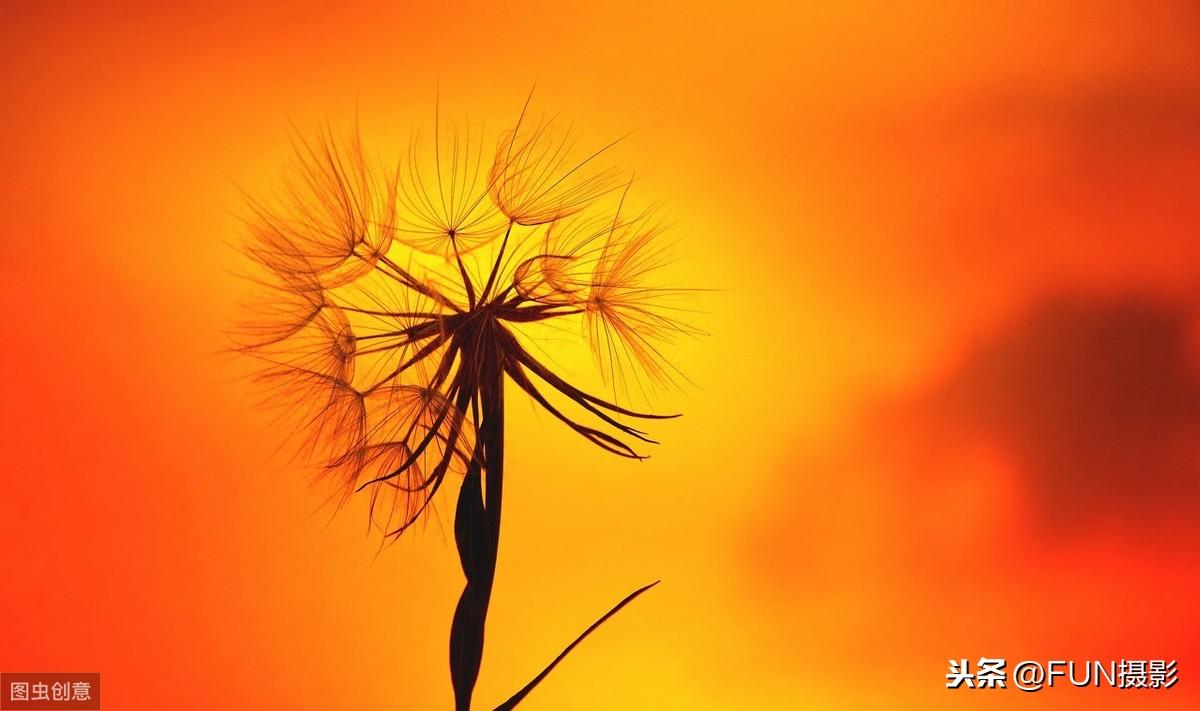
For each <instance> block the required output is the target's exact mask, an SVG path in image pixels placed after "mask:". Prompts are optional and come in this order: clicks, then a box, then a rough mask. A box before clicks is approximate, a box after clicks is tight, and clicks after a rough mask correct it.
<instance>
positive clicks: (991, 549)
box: [0, 0, 1200, 710]
mask: <svg viewBox="0 0 1200 711" xmlns="http://www.w3.org/2000/svg"><path fill="white" fill-rule="evenodd" d="M0 35H2V41H0V62H2V64H3V67H4V73H3V78H2V79H0V82H2V86H3V101H0V127H2V130H0V145H2V146H3V149H4V162H5V164H6V165H7V166H8V168H7V172H6V174H7V178H5V179H4V181H3V189H2V190H0V277H2V278H0V294H2V295H3V308H2V309H0V332H2V333H3V334H4V347H3V348H0V367H3V371H4V372H7V373H8V374H9V375H8V378H9V383H8V385H7V386H5V387H4V391H3V395H2V396H0V444H2V446H0V453H2V456H3V476H2V478H0V571H2V573H0V578H2V580H3V582H2V583H0V668H2V669H4V670H6V671H37V670H44V671H99V672H101V673H102V674H103V679H104V682H103V683H104V697H105V708H111V709H114V710H116V709H125V710H142V709H146V710H151V709H153V710H159V709H312V710H318V709H319V710H327V709H356V710H369V709H439V708H447V707H449V706H450V699H451V691H450V684H449V680H448V673H447V662H446V658H447V653H446V636H447V632H448V627H449V621H450V618H451V615H452V612H453V606H454V604H455V601H456V599H457V595H458V592H459V589H460V585H461V578H460V572H459V570H458V564H457V560H456V556H455V552H454V546H453V538H452V531H451V529H450V527H449V515H450V514H451V513H452V499H450V498H444V499H443V500H442V502H441V505H440V508H439V512H438V517H436V518H435V519H433V520H431V522H430V523H429V525H427V526H426V527H425V528H424V529H423V530H420V531H414V532H413V533H412V535H408V534H406V536H405V538H404V539H403V540H401V541H400V542H399V543H398V544H396V545H394V546H391V547H389V548H386V549H384V550H383V551H380V549H379V542H378V538H377V536H376V537H372V536H370V535H368V532H367V526H366V515H365V512H364V510H363V507H362V506H361V504H356V505H351V506H350V507H349V508H347V509H345V510H343V511H342V512H340V513H337V514H336V515H335V514H334V513H333V512H331V511H330V510H329V509H328V508H326V507H323V506H322V502H323V497H322V495H321V494H320V492H316V491H313V490H311V489H309V488H307V487H306V486H305V474H304V472H303V471H302V470H301V469H300V468H298V466H297V465H296V464H295V463H294V462H291V461H289V460H287V459H286V458H282V457H280V456H278V455H276V454H275V450H276V446H277V445H278V437H277V433H275V432H273V431H272V430H271V429H270V416H269V414H268V413H265V412H263V411H262V410H261V409H259V408H257V407H255V402H256V398H255V396H254V394H253V393H252V392H251V391H250V390H249V389H248V387H247V385H246V383H245V381H244V379H243V378H242V377H241V376H242V375H243V374H244V368H242V366H241V365H240V364H239V363H238V361H237V359H236V358H231V357H229V356H228V355H227V354H226V353H225V352H224V350H223V349H224V348H225V346H227V345H228V343H227V339H226V338H225V336H224V332H225V331H226V330H227V329H228V328H229V326H230V324H231V323H232V322H233V321H234V320H235V319H236V318H237V314H238V303H239V301H240V300H242V299H243V298H244V297H245V296H246V294H247V293H248V292H249V291H250V290H251V289H252V288H253V287H252V285H250V284H248V283H247V282H245V281H244V280H242V279H240V278H239V277H238V275H237V274H238V272H239V270H240V268H241V266H242V262H241V261H240V258H239V256H238V254H237V251H236V249H234V247H233V245H235V244H236V243H237V242H238V240H239V230H240V222H239V219H240V217H241V216H243V215H244V214H245V213H244V203H243V200H242V197H241V193H240V191H241V190H246V191H249V192H252V193H262V192H264V191H269V190H270V187H271V185H273V184H274V181H275V180H276V178H277V176H278V172H279V169H280V167H281V166H282V165H283V164H284V162H285V160H286V157H287V155H288V152H289V150H290V148H289V142H288V134H289V131H290V130H291V127H292V126H295V127H296V129H297V130H299V131H301V132H304V131H308V130H309V129H315V128H316V127H318V126H319V125H321V124H322V123H323V122H325V121H328V122H329V123H330V124H331V125H333V126H339V127H346V126H352V125H353V124H354V122H355V120H356V117H357V121H358V122H359V124H360V125H361V127H362V131H363V135H364V139H365V141H366V142H367V143H368V145H371V146H373V147H375V148H376V149H378V150H380V151H384V152H386V151H389V150H393V149H398V148H399V147H400V146H402V145H403V144H405V143H406V141H407V139H408V135H409V130H410V127H412V126H421V125H428V124H429V122H430V121H431V120H432V107H433V104H434V101H435V97H439V96H440V101H441V103H442V105H443V106H448V107H452V108H453V109H454V110H455V111H461V112H469V113H470V114H471V116H472V117H478V118H480V119H485V120H486V121H487V122H488V123H489V125H494V126H497V127H498V126H500V125H503V124H504V123H505V122H507V121H509V120H511V117H512V116H513V115H514V114H515V112H516V111H517V110H518V109H519V107H520V104H521V102H522V101H523V100H524V98H525V95H526V94H527V92H528V91H529V89H530V87H531V86H533V85H534V84H535V83H536V87H537V88H536V91H535V94H534V102H535V106H537V107H538V108H539V110H544V111H547V112H551V113H558V114H560V115H561V116H562V117H563V118H564V119H567V120H571V121H573V122H574V124H575V126H576V128H577V129H578V130H579V131H580V133H581V134H582V135H583V136H585V137H586V138H589V139H594V140H597V141H599V140H604V139H608V138H610V137H613V136H617V135H622V134H624V133H625V132H627V131H629V130H631V129H632V130H633V134H632V135H631V136H630V137H629V139H627V140H626V141H625V142H624V143H623V144H622V146H621V149H620V160H621V161H622V162H623V163H624V164H627V165H628V166H629V167H630V169H632V170H636V171H637V172H638V174H639V175H640V176H641V178H640V179H639V182H638V185H637V190H638V191H640V192H641V194H642V195H643V196H645V197H647V198H649V199H656V200H659V201H661V202H662V203H663V204H664V205H665V207H666V209H667V211H668V212H669V214H670V215H671V216H672V218H673V219H674V221H675V223H676V224H677V225H678V230H679V233H678V234H679V236H680V237H681V240H680V243H679V244H680V261H679V262H678V263H677V264H676V266H675V272H676V274H677V275H678V276H680V277H681V278H682V279H684V280H685V281H687V282H688V283H690V284H691V285H694V286H700V287H705V288H711V289H713V291H711V292H706V293H705V294H703V295H702V296H701V297H700V298H699V305H700V308H701V309H702V310H703V313H702V314H700V315H698V316H697V319H696V320H697V321H698V324H697V325H699V326H700V327H702V328H703V329H704V330H705V331H707V332H708V333H709V334H710V335H708V336H707V337H704V338H700V339H696V340H688V341H685V342H683V343H681V344H680V347H679V348H678V351H677V352H676V353H675V354H674V358H675V362H676V363H677V364H678V366H679V367H680V368H681V369H683V370H684V371H685V372H686V373H687V374H688V377H689V378H690V379H691V381H692V382H693V384H685V385H684V386H683V387H682V388H680V389H678V390H673V391H667V392H664V393H662V394H660V396H659V398H658V401H657V405H658V406H659V407H660V408H661V409H664V410H679V411H682V412H684V413H685V417H684V418H682V419H681V420H678V421H672V422H669V423H663V424H662V425H661V426H657V427H655V429H654V434H655V435H656V436H657V438H658V439H660V440H661V441H662V442H663V444H662V445H661V446H659V447H657V448H655V449H654V451H653V452H652V453H651V454H652V458H651V459H649V460H647V461H645V462H641V463H634V462H628V461H626V460H620V459H615V458H612V457H609V456H606V455H604V454H603V453H601V452H599V451H597V450H595V449H593V448H591V447H590V446H588V445H587V444H586V443H585V442H583V441H582V440H580V439H579V438H578V437H577V436H575V435H573V434H572V433H570V432H568V431H566V430H565V429H564V428H562V427H560V426H558V423H556V422H554V421H552V420H551V419H550V418H548V417H547V416H545V415H544V414H539V413H538V412H536V411H535V409H534V408H532V407H527V406H526V405H525V403H524V402H522V401H521V400H520V399H519V398H516V397H514V398H513V399H512V403H511V404H510V407H509V415H510V422H511V424H510V438H509V444H508V455H509V460H508V472H509V474H508V477H507V479H508V482H507V486H506V488H507V489H508V491H507V492H506V502H505V522H504V529H503V537H502V540H501V549H500V563H499V572H498V577H497V582H496V586H497V587H496V592H495V597H494V599H493V607H492V613H491V616H490V619H489V628H488V639H487V650H486V655H485V659H484V667H483V675H482V677H481V680H480V684H479V687H478V689H477V694H476V697H477V699H478V700H479V701H480V705H481V706H483V705H486V704H487V703H488V702H493V703H498V702H499V701H500V700H502V699H503V698H506V697H507V696H508V694H510V693H511V692H513V691H515V690H516V688H518V687H519V686H521V685H522V684H523V683H524V682H525V681H526V680H527V679H528V678H529V677H531V676H532V675H533V674H534V673H535V672H536V671H537V670H539V669H540V668H541V667H542V666H543V665H544V664H545V663H546V662H547V661H548V660H549V659H550V658H551V657H552V656H553V655H554V654H555V653H556V652H557V651H558V650H559V649H560V648H561V646H562V645H563V644H565V643H566V642H567V641H568V640H569V639H570V638H571V637H572V636H573V635H574V634H575V633H576V632H578V631H579V630H581V629H582V628H583V627H584V626H585V625H586V624H588V623H589V622H590V621H591V620H592V619H594V618H595V617H596V616H597V615H598V614H599V613H600V612H601V611H603V610H605V609H607V607H608V606H609V605H611V604H612V603H613V602H615V601H616V600H617V599H619V598H620V597H621V596H623V595H624V594H625V593H626V592H628V591H629V590H631V589H633V588H634V587H637V586H639V585H641V584H643V583H646V582H649V581H651V580H655V579H659V578H661V579H662V580H663V581H664V582H663V583H662V584H661V585H660V586H659V587H658V588H656V589H655V590H653V591H652V592H650V593H648V594H647V595H646V596H644V597H643V598H641V599H639V600H638V601H637V602H636V603H635V604H634V605H632V606H630V607H629V608H627V609H626V610H624V611H623V612H622V613H620V614H619V615H618V616H617V617H615V618H614V619H613V620H611V621H610V622H609V623H608V624H607V625H606V626H605V627H604V628H602V629H601V630H600V631H599V632H598V633H597V634H596V635H594V636H593V637H592V638H590V639H589V640H588V641H587V642H586V643H585V644H584V645H582V646H581V647H580V648H579V649H578V650H576V651H575V652H574V653H573V654H572V656H571V657H569V658H568V660H567V661H566V662H565V663H564V664H563V665H562V666H561V667H560V668H559V669H558V670H556V671H555V672H554V674H552V675H551V676H550V677H549V679H548V680H547V681H546V682H545V683H544V684H543V685H542V686H541V687H539V688H538V690H537V691H536V692H534V694H533V695H532V696H530V698H529V699H528V701H527V702H526V703H525V704H524V705H523V707H527V708H529V709H531V710H532V709H580V710H582V709H643V708H645V709H807V708H813V709H831V708H870V709H878V708H887V709H891V708H912V709H932V708H976V707H978V708H1002V707H1006V706H1009V705H1012V706H1021V707H1038V708H1047V709H1071V708H1088V709H1109V708H1146V709H1150V708H1154V709H1160V708H1161V709H1193V708H1197V707H1200V692H1198V691H1197V689H1200V680H1198V679H1197V678H1195V675H1196V674H1200V671H1197V669H1198V667H1197V666H1196V663H1197V662H1200V635H1197V634H1196V630H1197V629H1200V611H1198V609H1197V605H1196V602H1195V601H1196V600H1197V599H1200V552H1197V549H1196V543H1197V534H1198V532H1200V524H1198V523H1197V517H1196V512H1197V508H1198V506H1200V484H1198V483H1197V479H1196V477H1197V473H1198V472H1200V467H1198V465H1200V438H1198V437H1197V434H1200V358H1198V348H1200V288H1197V287H1198V284H1200V282H1198V280H1197V278H1198V277H1200V239H1198V238H1197V237H1198V231H1197V227H1198V226H1200V200H1198V199H1197V198H1198V197H1200V194H1198V190H1200V170H1198V169H1200V8H1198V7H1197V5H1196V4H1195V3H1193V2H1188V1H1184V0H1176V1H1174V2H1171V1H1167V2H1157V1H1149V2H1140V3H1128V2H1115V1H1112V0H1088V1H1087V2H1084V1H1075V0H1067V1H1066V2H1057V3H1045V2H1032V1H1031V0H1018V1H1017V2H1011V3H996V4H985V3H958V2H945V1H942V2H926V1H918V2H906V3H892V2H836V3H825V2H823V3H793V2H779V3H729V4H725V3H716V2H699V3H679V4H676V5H663V4H658V3H654V2H645V1H642V0H639V1H638V2H628V1H627V0H619V1H618V2H616V3H593V4H582V5H580V4H577V3H550V2H534V3H507V2H503V3H501V2H496V3H488V4H476V3H454V4H430V5H428V6H425V7H419V6H416V5H415V4H410V3H387V2H372V1H367V2H362V3H355V4H350V5H343V4H340V3H317V4H310V3H303V2H301V3H297V2H288V3H277V4H276V3H267V2H263V3H238V4H229V5H224V4H220V3H204V4H196V5H195V6H193V7H191V8H184V7H182V6H178V5H176V4H171V3H167V4H161V3H56V2H42V3H25V2H6V3H4V4H3V7H2V8H0ZM585 356H586V354H582V355H580V357H579V358H578V359H577V360H575V359H573V358H574V356H568V357H567V363H566V365H567V366H569V367H572V368H575V367H577V368H578V369H579V370H581V371H583V370H586V369H587V365H588V363H587V361H586V357H585ZM980 656H993V657H1006V658H1007V659H1009V660H1010V662H1011V661H1016V660H1019V659H1026V658H1028V659H1041V660H1047V659H1076V660H1086V659H1097V660H1110V659H1117V660H1119V659H1122V658H1126V659H1160V658H1161V659H1176V660H1178V663H1179V678H1180V681H1179V683H1178V684H1177V685H1176V686H1175V687H1174V688H1172V689H1170V690H1166V691H1162V690H1160V691H1138V690H1127V691H1121V690H1114V689H1107V688H1099V689H1096V688H1090V689H1077V688H1073V687H1070V686H1067V687H1066V688H1055V689H1052V690H1046V691H1043V692H1040V693H1033V694H1026V693H1021V692H1019V691H1016V690H1015V689H1011V688H1010V689H1007V690H1004V691H998V690H986V691H980V690H974V691H971V690H963V689H958V690H954V691H949V690H947V689H946V688H945V674H946V673H947V660H948V659H951V658H953V659H958V658H962V657H966V658H972V659H975V658H978V657H980Z"/></svg>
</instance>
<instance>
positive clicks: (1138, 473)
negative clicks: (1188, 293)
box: [928, 295, 1200, 527]
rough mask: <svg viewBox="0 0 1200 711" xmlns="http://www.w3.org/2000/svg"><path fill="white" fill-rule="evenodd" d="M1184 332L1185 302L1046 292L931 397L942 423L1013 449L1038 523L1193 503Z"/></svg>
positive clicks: (1191, 410) (1199, 464) (1129, 517)
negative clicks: (1050, 294) (1048, 294)
mask: <svg viewBox="0 0 1200 711" xmlns="http://www.w3.org/2000/svg"><path fill="white" fill-rule="evenodd" d="M1193 333H1194V331H1193V321H1192V318H1191V316H1190V314H1189V312H1188V309H1187V308H1185V307H1184V306H1183V305H1182V304H1179V303H1174V302H1170V301H1167V300H1164V299H1159V298H1153V297H1148V296H1131V295H1124V296H1112V297H1107V296H1106V297H1095V296H1060V297H1055V298H1051V299H1047V300H1044V301H1042V302H1039V303H1037V304H1036V305H1035V306H1034V307H1033V308H1032V309H1031V310H1030V311H1029V312H1028V313H1026V314H1025V316H1024V317H1023V318H1021V319H1020V320H1019V321H1018V322H1017V323H1015V324H1014V325H1013V326H1012V327H1011V328H1010V329H1008V330H1005V331H1003V332H1001V333H999V334H998V335H996V336H995V337H993V338H990V339H988V340H986V341H985V342H984V343H983V344H982V345H980V346H979V347H977V348H976V349H974V350H973V351H972V352H971V353H970V354H968V356H967V357H966V358H965V360H964V361H963V362H962V364H961V365H960V366H959V367H958V368H957V369H956V370H955V371H954V372H953V373H952V374H951V376H950V377H949V378H948V379H947V380H946V381H945V382H944V383H943V384H942V385H941V386H940V387H938V388H937V389H936V390H935V391H934V393H932V400H931V401H930V402H929V403H928V404H929V405H930V407H931V412H932V414H934V415H935V417H936V418H939V419H940V418H941V417H945V418H948V421H947V422H945V423H943V424H945V425H948V426H950V427H951V428H957V427H965V428H966V429H967V430H969V431H971V432H972V433H973V434H976V435H982V436H984V437H988V438H995V439H996V440H997V441H998V443H999V444H1001V445H1002V446H1004V447H1005V448H1007V449H1009V450H1010V452H1011V454H1012V455H1013V456H1014V457H1015V459H1016V460H1017V463H1018V464H1019V465H1020V466H1021V468H1022V469H1023V470H1024V472H1025V474H1026V476H1027V477H1028V485H1029V487H1030V491H1031V494H1032V497H1033V500H1034V501H1035V503H1036V505H1037V506H1038V507H1039V510H1038V511H1037V512H1036V513H1038V514H1039V518H1040V522H1041V523H1042V524H1044V525H1049V526H1052V527H1071V526H1077V525H1082V524H1085V523H1089V524H1100V523H1105V522H1109V523H1122V522H1129V523H1139V522H1144V521H1145V520H1147V519H1152V518H1155V517H1158V516H1161V515H1173V514H1184V513H1189V512H1193V511H1194V510H1195V507H1196V505H1197V504H1198V503H1200V486H1198V485H1197V474H1198V473H1200V448H1198V446H1197V444H1198V443H1200V438H1198V437H1197V435H1198V434H1200V378H1198V377H1197V371H1196V367H1195V365H1196V364H1195V354H1194V348H1193V345H1194V339H1193V338H1192V336H1193ZM1113 519H1116V520H1113Z"/></svg>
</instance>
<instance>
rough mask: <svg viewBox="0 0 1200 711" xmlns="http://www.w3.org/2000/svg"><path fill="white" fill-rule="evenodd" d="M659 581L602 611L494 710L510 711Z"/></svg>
mask: <svg viewBox="0 0 1200 711" xmlns="http://www.w3.org/2000/svg"><path fill="white" fill-rule="evenodd" d="M661 582H662V581H661V580H655V581H654V582H652V583H650V584H649V585H643V586H642V587H640V588H638V589H637V590H634V591H633V592H631V593H629V594H628V595H626V596H625V598H624V599H623V600H621V601H620V602H618V603H617V604H616V605H614V606H613V608H612V609H611V610H609V611H608V612H606V613H604V615H603V616H602V617H601V618H600V619H598V620H596V621H595V622H593V623H592V624H591V626H589V627H588V628H587V629H586V630H584V631H583V634H581V635H579V636H578V637H576V638H575V641H573V642H571V643H570V644H568V645H567V646H566V648H565V649H563V651H561V652H559V654H558V656H557V657H555V658H554V660H553V661H552V662H550V663H549V664H548V665H546V668H545V669H543V670H542V671H541V673H540V674H538V675H537V676H535V677H534V678H533V680H532V681H530V682H529V683H528V684H526V685H525V686H524V687H522V688H521V690H520V691H518V692H517V693H515V694H513V695H512V696H511V697H509V699H508V701H505V702H504V703H502V704H500V705H499V706H497V707H496V709H495V711H511V709H513V708H514V707H515V706H516V705H517V704H519V703H521V701H523V700H524V699H525V697H526V696H528V695H529V692H531V691H533V689H534V687H535V686H537V685H538V684H540V683H541V682H542V680H543V679H545V678H546V677H547V676H548V675H549V674H550V672H552V671H554V667H556V666H558V663H559V662H561V661H562V660H563V659H564V658H566V656H567V655H568V654H570V653H571V650H572V649H575V647H577V646H578V645H579V643H580V642H582V641H583V640H584V639H586V638H587V636H588V635H590V634H591V633H592V632H594V631H595V630H596V628H597V627H599V626H600V625H602V624H604V623H605V622H606V621H607V620H608V618H610V617H612V616H613V615H615V614H617V613H618V612H620V610H621V608H622V607H625V606H626V605H628V604H629V603H631V602H633V601H634V600H635V599H636V598H637V597H638V596H639V595H641V594H642V593H644V592H646V591H647V590H649V589H650V588H652V587H654V586H655V585H658V584H659V583H661Z"/></svg>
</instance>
